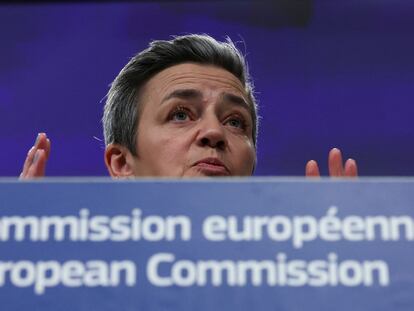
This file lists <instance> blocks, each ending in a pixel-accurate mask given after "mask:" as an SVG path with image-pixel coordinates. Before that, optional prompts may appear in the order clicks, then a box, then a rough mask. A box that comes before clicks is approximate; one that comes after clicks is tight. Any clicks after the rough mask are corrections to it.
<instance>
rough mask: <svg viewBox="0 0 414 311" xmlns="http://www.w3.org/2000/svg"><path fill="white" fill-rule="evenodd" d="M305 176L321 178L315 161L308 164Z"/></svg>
mask: <svg viewBox="0 0 414 311" xmlns="http://www.w3.org/2000/svg"><path fill="white" fill-rule="evenodd" d="M305 176H306V177H320V176H321V174H320V173H319V167H318V163H317V162H316V161H314V160H310V161H308V163H306V168H305Z"/></svg>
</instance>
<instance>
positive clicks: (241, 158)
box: [235, 141, 256, 176]
mask: <svg viewBox="0 0 414 311" xmlns="http://www.w3.org/2000/svg"><path fill="white" fill-rule="evenodd" d="M236 150H239V152H236V153H235V157H236V163H237V174H238V175H242V176H250V175H252V174H253V168H254V165H255V162H256V150H255V148H254V147H253V143H251V142H246V141H244V142H243V143H242V144H241V145H240V146H239V148H238V149H236Z"/></svg>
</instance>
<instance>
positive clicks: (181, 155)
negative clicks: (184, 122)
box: [146, 131, 189, 168]
mask: <svg viewBox="0 0 414 311" xmlns="http://www.w3.org/2000/svg"><path fill="white" fill-rule="evenodd" d="M187 141H188V139H187V138H186V135H182V134H181V135H172V134H171V133H162V132H161V133H160V132H155V131H154V132H153V133H152V134H151V139H150V140H148V144H149V146H150V147H149V148H148V149H149V150H148V152H147V153H146V156H147V157H149V158H150V159H152V160H153V161H157V162H158V161H161V162H162V163H165V165H168V166H171V164H172V163H175V164H183V163H185V161H186V159H187V155H188V150H189V147H188V146H189V144H188V142H187ZM172 168H173V167H172Z"/></svg>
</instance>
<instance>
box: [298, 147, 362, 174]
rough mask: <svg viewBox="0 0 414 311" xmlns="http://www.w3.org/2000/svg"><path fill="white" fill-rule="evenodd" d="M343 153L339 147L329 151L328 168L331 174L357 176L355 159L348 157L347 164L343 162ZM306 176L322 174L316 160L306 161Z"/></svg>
mask: <svg viewBox="0 0 414 311" xmlns="http://www.w3.org/2000/svg"><path fill="white" fill-rule="evenodd" d="M342 163H343V162H342V154H341V150H339V149H338V148H333V149H331V151H330V152H329V157H328V168H329V176H331V177H357V176H358V167H357V164H356V162H355V160H353V159H348V160H346V162H345V165H343V164H342ZM305 170H306V173H305V174H306V176H307V177H319V176H320V175H321V174H320V172H319V167H318V163H317V162H316V161H314V160H310V161H308V163H306V169H305Z"/></svg>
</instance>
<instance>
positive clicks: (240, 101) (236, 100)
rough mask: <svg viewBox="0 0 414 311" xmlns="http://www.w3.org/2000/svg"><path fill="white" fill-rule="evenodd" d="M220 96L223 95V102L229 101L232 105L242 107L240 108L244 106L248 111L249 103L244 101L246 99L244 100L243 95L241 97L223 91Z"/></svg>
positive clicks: (249, 108)
mask: <svg viewBox="0 0 414 311" xmlns="http://www.w3.org/2000/svg"><path fill="white" fill-rule="evenodd" d="M222 96H223V100H224V101H225V102H231V103H232V104H234V105H236V106H240V107H242V108H245V109H247V110H248V111H250V110H251V107H250V105H249V104H248V103H247V102H246V100H245V99H244V98H243V97H241V96H238V95H234V94H231V93H223V94H222Z"/></svg>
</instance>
